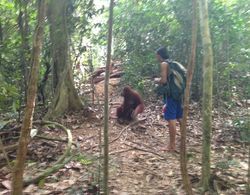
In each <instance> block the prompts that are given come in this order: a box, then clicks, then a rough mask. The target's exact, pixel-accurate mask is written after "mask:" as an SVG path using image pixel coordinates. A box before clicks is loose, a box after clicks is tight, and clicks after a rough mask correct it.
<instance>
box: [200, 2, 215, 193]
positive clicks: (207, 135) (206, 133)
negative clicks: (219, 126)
mask: <svg viewBox="0 0 250 195" xmlns="http://www.w3.org/2000/svg"><path fill="white" fill-rule="evenodd" d="M199 8H200V30H201V37H202V46H203V94H202V119H203V121H202V126H203V142H202V179H201V183H202V187H203V191H204V192H205V191H208V190H209V181H210V150H211V130H212V94H213V51H212V42H211V37H210V30H209V21H208V20H209V19H208V2H207V0H200V1H199Z"/></svg>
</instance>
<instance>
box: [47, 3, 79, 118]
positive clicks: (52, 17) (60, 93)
mask: <svg viewBox="0 0 250 195" xmlns="http://www.w3.org/2000/svg"><path fill="white" fill-rule="evenodd" d="M68 3H69V1H68V0H53V1H50V3H49V7H48V18H49V22H50V37H51V42H52V55H53V69H52V74H53V88H54V89H55V94H54V98H53V102H52V103H51V105H50V109H49V112H48V113H47V114H46V117H45V118H54V117H57V116H60V115H61V114H63V113H64V112H65V111H68V110H79V109H81V108H82V103H81V99H80V98H79V96H78V94H77V91H76V89H75V86H74V80H73V74H72V66H71V61H70V55H69V40H68V39H69V37H68V32H67V8H68Z"/></svg>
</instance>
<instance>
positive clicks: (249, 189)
mask: <svg viewBox="0 0 250 195" xmlns="http://www.w3.org/2000/svg"><path fill="white" fill-rule="evenodd" d="M247 194H250V144H248V174H247Z"/></svg>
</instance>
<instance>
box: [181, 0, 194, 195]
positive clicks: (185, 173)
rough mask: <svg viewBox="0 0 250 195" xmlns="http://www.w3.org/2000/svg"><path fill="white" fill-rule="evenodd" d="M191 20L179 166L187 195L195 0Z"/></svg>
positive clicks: (190, 189) (188, 190)
mask: <svg viewBox="0 0 250 195" xmlns="http://www.w3.org/2000/svg"><path fill="white" fill-rule="evenodd" d="M192 3H193V9H192V10H193V18H192V43H191V55H190V59H189V63H188V68H187V69H188V72H187V84H186V89H185V96H184V113H183V119H182V123H181V148H180V161H181V162H180V164H181V175H182V180H183V184H184V188H185V190H186V193H187V194H191V195H192V194H193V191H192V186H191V183H190V179H189V177H188V171H187V156H186V155H187V154H186V134H187V133H186V128H187V117H188V108H189V99H190V88H191V82H192V79H193V73H194V67H195V57H196V45H197V0H193V1H192Z"/></svg>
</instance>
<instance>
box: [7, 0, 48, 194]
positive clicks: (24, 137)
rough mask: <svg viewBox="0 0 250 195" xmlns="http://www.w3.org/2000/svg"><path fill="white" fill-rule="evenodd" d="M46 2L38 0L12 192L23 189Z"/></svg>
mask: <svg viewBox="0 0 250 195" xmlns="http://www.w3.org/2000/svg"><path fill="white" fill-rule="evenodd" d="M45 9H46V3H45V0H39V1H38V16H37V26H36V29H35V34H34V40H33V50H32V69H31V74H30V80H29V87H28V93H27V104H26V108H25V115H24V119H23V123H22V128H21V135H20V138H19V143H18V150H17V158H16V164H15V168H14V172H13V181H12V194H13V195H21V194H23V193H22V190H23V172H24V165H25V159H26V155H27V146H28V143H29V134H30V130H31V127H32V120H33V113H34V107H35V100H36V92H37V81H38V74H39V67H40V53H41V48H42V40H43V31H44V21H45V20H44V18H45Z"/></svg>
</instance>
